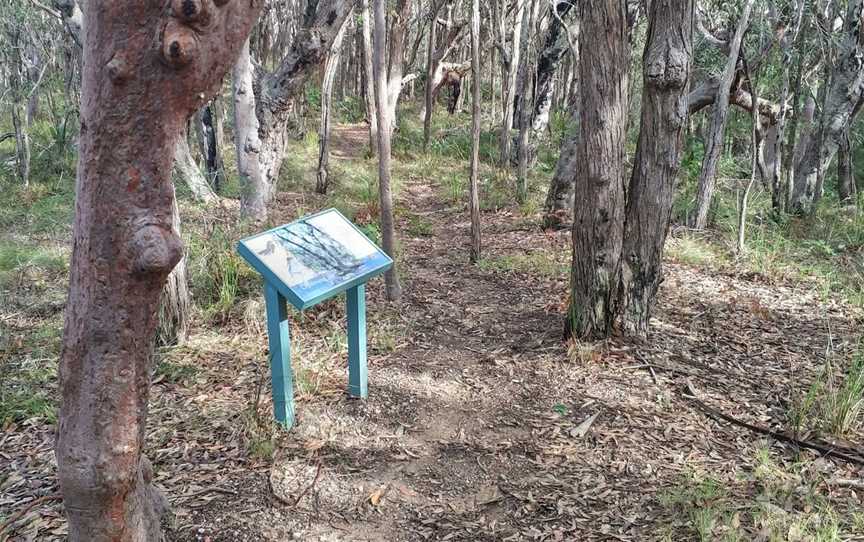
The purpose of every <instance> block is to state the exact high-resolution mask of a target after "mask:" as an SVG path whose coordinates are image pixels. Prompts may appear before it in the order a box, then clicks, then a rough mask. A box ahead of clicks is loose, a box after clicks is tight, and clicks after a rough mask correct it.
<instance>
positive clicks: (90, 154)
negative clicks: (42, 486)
mask: <svg viewBox="0 0 864 542" xmlns="http://www.w3.org/2000/svg"><path fill="white" fill-rule="evenodd" d="M217 4H218V5H217ZM260 7H261V2H258V1H248V0H246V1H243V2H236V1H233V2H224V1H221V0H220V1H219V2H217V3H214V2H211V1H208V0H182V1H180V0H175V1H173V2H171V3H170V8H169V9H166V6H165V5H164V4H163V3H161V2H157V3H154V2H134V1H131V0H117V1H114V2H103V3H101V4H100V5H99V8H98V9H96V8H95V6H89V9H87V10H86V11H85V17H86V21H85V23H84V27H85V28H86V29H87V31H86V32H85V33H84V44H83V45H84V58H85V62H84V72H83V79H82V104H81V134H80V139H79V141H80V159H79V161H78V180H77V184H76V206H75V208H76V216H75V223H74V233H73V250H72V263H71V267H70V285H69V301H68V303H67V305H66V306H67V309H66V321H65V327H64V333H63V348H62V352H61V356H60V370H59V376H60V390H61V393H62V404H61V407H60V416H59V429H58V440H57V448H56V455H57V466H58V478H59V481H60V489H61V492H62V494H63V500H64V504H65V506H64V507H65V510H66V515H67V518H68V520H69V540H71V541H72V542H85V541H86V542H109V541H110V542H115V541H124V542H125V541H130V542H132V541H134V542H152V541H158V540H160V539H161V538H162V536H161V529H160V516H161V513H162V512H163V510H164V506H165V503H164V499H163V498H161V497H160V494H159V492H158V491H157V490H156V488H155V487H154V486H153V480H152V477H153V472H152V468H151V467H150V464H149V462H148V461H147V459H146V457H144V455H143V454H142V448H143V446H144V436H145V434H146V421H147V400H148V395H149V390H150V375H151V370H152V363H151V360H152V358H151V353H152V344H153V339H154V332H155V330H156V325H157V320H158V319H157V308H158V304H159V295H160V292H161V291H162V287H163V285H164V283H165V279H166V277H167V276H168V274H169V273H170V272H171V270H172V269H173V268H174V266H175V265H176V264H177V262H178V261H180V258H181V257H182V245H181V241H180V239H179V238H178V237H177V235H176V233H175V231H174V229H173V226H172V207H173V201H174V191H173V186H172V183H171V164H172V161H173V159H174V150H175V146H176V143H177V140H178V138H179V137H180V136H181V134H182V133H183V130H184V127H185V123H186V119H188V118H189V116H190V115H191V114H192V113H194V112H195V111H196V110H197V109H198V108H200V107H201V106H202V105H204V103H205V101H206V97H207V96H211V95H213V94H215V92H216V91H217V89H218V87H219V84H220V82H221V79H222V77H223V75H224V74H225V72H226V70H227V69H228V68H229V67H230V65H231V63H232V62H233V60H234V58H236V56H237V52H238V51H239V49H240V45H241V43H242V41H243V40H244V39H245V38H246V35H247V34H248V33H249V30H250V28H251V26H252V23H253V22H254V20H255V18H256V17H257V14H258V11H259V10H260ZM154 37H158V38H157V39H154Z"/></svg>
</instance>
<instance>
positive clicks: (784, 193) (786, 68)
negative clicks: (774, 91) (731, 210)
mask: <svg viewBox="0 0 864 542" xmlns="http://www.w3.org/2000/svg"><path fill="white" fill-rule="evenodd" d="M805 4H806V2H804V1H803V0H801V1H799V2H798V7H797V11H796V16H795V24H794V27H793V30H792V33H791V35H788V36H787V37H786V38H785V39H784V40H783V41H782V42H781V46H780V50H781V53H782V57H781V58H782V59H783V67H782V70H783V76H782V79H783V84H782V90H781V92H780V103H781V104H783V106H784V107H781V108H780V113H779V115H778V116H777V123H776V125H775V126H774V131H773V133H772V132H771V131H769V133H768V135H767V137H766V139H767V140H768V144H767V145H766V148H767V149H768V153H769V154H770V155H771V158H772V161H771V168H770V169H769V171H768V174H769V179H770V180H769V182H768V184H769V187H770V189H771V208H772V209H773V210H774V211H775V212H777V213H780V212H783V211H785V210H786V202H787V201H788V200H789V193H788V192H789V190H788V186H789V183H788V182H784V179H783V173H784V167H788V166H787V165H786V163H785V161H786V160H787V159H790V160H791V158H790V157H788V156H784V153H783V141H784V139H785V136H786V121H787V119H788V117H789V113H788V111H787V108H786V107H785V104H786V102H787V101H788V100H789V92H790V88H789V87H790V85H791V70H792V51H793V48H794V47H795V46H796V45H797V44H798V42H799V35H800V33H801V22H802V20H803V17H804V7H805ZM801 41H803V40H801ZM803 56H804V55H803V54H801V51H800V50H799V60H798V76H797V78H798V84H797V88H796V89H795V94H793V104H794V103H797V100H798V94H797V92H798V89H800V86H801V84H800V83H801V82H800V71H801V62H802V61H803V59H802V58H801V57H803ZM795 109H796V108H795V107H794V105H793V108H792V116H793V123H794V122H796V121H795V118H794V117H795ZM790 136H791V138H792V139H794V137H795V129H794V126H793V129H792V131H791V133H790Z"/></svg>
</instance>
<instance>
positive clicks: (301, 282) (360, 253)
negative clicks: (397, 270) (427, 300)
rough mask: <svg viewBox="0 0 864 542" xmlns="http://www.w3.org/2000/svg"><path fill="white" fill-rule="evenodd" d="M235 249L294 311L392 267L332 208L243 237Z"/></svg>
mask: <svg viewBox="0 0 864 542" xmlns="http://www.w3.org/2000/svg"><path fill="white" fill-rule="evenodd" d="M239 251H240V254H241V255H242V256H243V257H244V258H245V259H246V260H248V261H249V263H250V264H252V266H253V267H255V269H256V270H258V271H259V272H260V273H261V274H262V275H264V278H265V279H267V280H269V281H270V282H273V283H274V286H276V288H277V289H278V290H279V291H280V293H282V294H283V295H285V296H286V297H287V298H288V300H289V301H291V303H292V305H294V306H295V307H296V308H297V309H305V308H308V307H311V306H312V305H314V304H315V303H318V302H319V301H323V300H324V299H326V298H328V297H331V296H332V295H335V294H337V293H339V292H341V291H344V290H346V289H348V288H350V287H351V286H354V285H356V284H359V283H362V282H366V281H367V280H369V279H370V278H372V277H373V276H375V275H377V274H380V273H382V272H384V271H386V270H387V269H389V268H390V266H391V265H393V262H392V260H391V259H390V258H389V257H388V256H387V255H386V254H385V253H384V252H383V251H381V250H380V249H379V248H378V247H377V246H375V244H374V243H372V242H371V241H370V240H369V239H368V238H367V237H366V236H365V235H363V233H361V232H360V230H358V229H357V228H356V227H355V226H354V225H353V224H352V223H351V222H349V221H348V219H347V218H345V217H344V216H343V215H342V214H341V213H340V212H339V211H337V210H335V209H329V210H327V211H323V212H321V213H319V214H316V215H312V216H310V217H306V218H303V219H301V220H298V221H296V222H292V223H290V224H287V225H285V226H281V227H279V228H275V229H273V230H270V231H267V232H264V233H261V234H258V235H255V236H253V237H249V238H247V239H244V240H243V241H241V242H240V247H239ZM268 274H269V275H270V276H268ZM272 279H275V280H272ZM280 286H281V287H280Z"/></svg>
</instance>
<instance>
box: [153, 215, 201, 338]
mask: <svg viewBox="0 0 864 542" xmlns="http://www.w3.org/2000/svg"><path fill="white" fill-rule="evenodd" d="M171 225H172V228H173V230H174V234H176V235H177V237H178V238H180V207H179V206H178V205H177V200H176V199H175V200H174V203H173V205H172V206H171ZM186 275H187V274H186V256H183V257H182V258H180V261H179V262H177V265H175V266H174V269H172V270H171V273H170V274H169V275H168V280H166V281H165V286H164V287H163V288H162V299H161V301H160V302H159V327H158V328H157V330H156V341H157V342H158V343H159V344H161V345H162V346H170V345H175V344H176V345H182V344H183V343H185V342H186V339H187V337H188V336H189V310H190V308H191V306H192V300H191V298H190V297H189V281H188V279H187V276H186Z"/></svg>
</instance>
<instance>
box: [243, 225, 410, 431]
mask: <svg viewBox="0 0 864 542" xmlns="http://www.w3.org/2000/svg"><path fill="white" fill-rule="evenodd" d="M237 251H238V252H239V253H240V255H241V256H242V257H243V258H244V259H245V260H246V261H247V262H249V264H250V265H251V266H252V267H254V268H255V270H256V271H258V272H259V273H261V275H262V277H263V278H264V299H265V301H266V303H267V330H268V335H269V339H270V370H271V376H272V380H273V408H274V411H275V416H276V420H277V421H278V422H279V423H281V424H283V425H285V426H286V427H291V426H292V425H293V424H294V390H293V387H294V386H293V375H292V371H291V342H290V333H289V330H288V309H287V304H286V301H289V302H290V303H291V304H292V305H294V307H295V308H297V309H298V310H303V309H307V308H309V307H311V306H313V305H315V304H317V303H320V302H321V301H324V300H326V299H329V298H331V297H333V296H335V295H337V294H339V293H342V292H345V293H346V294H345V295H346V298H347V313H348V391H349V393H350V394H351V395H352V396H354V397H363V398H365V397H366V396H367V393H368V392H367V374H366V296H365V284H366V282H368V281H369V280H370V279H371V278H373V277H375V276H377V275H380V274H381V273H383V272H385V271H386V270H388V269H389V268H390V267H391V266H392V265H393V260H391V259H390V257H388V256H387V254H385V253H384V252H383V251H382V250H381V249H379V248H378V247H377V246H375V244H374V243H372V241H370V240H369V239H368V238H367V237H366V236H365V235H363V233H362V232H361V231H360V230H359V229H357V227H356V226H354V224H352V223H351V222H350V221H349V220H348V219H347V218H345V217H344V216H343V215H342V213H340V212H339V211H337V210H336V209H329V210H326V211H322V212H320V213H317V214H314V215H312V216H308V217H305V218H301V219H300V220H297V221H295V222H292V223H290V224H286V225H284V226H280V227H278V228H275V229H272V230H269V231H266V232H264V233H259V234H257V235H253V236H252V237H248V238H246V239H243V240H242V241H240V243H239V245H238V247H237Z"/></svg>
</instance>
